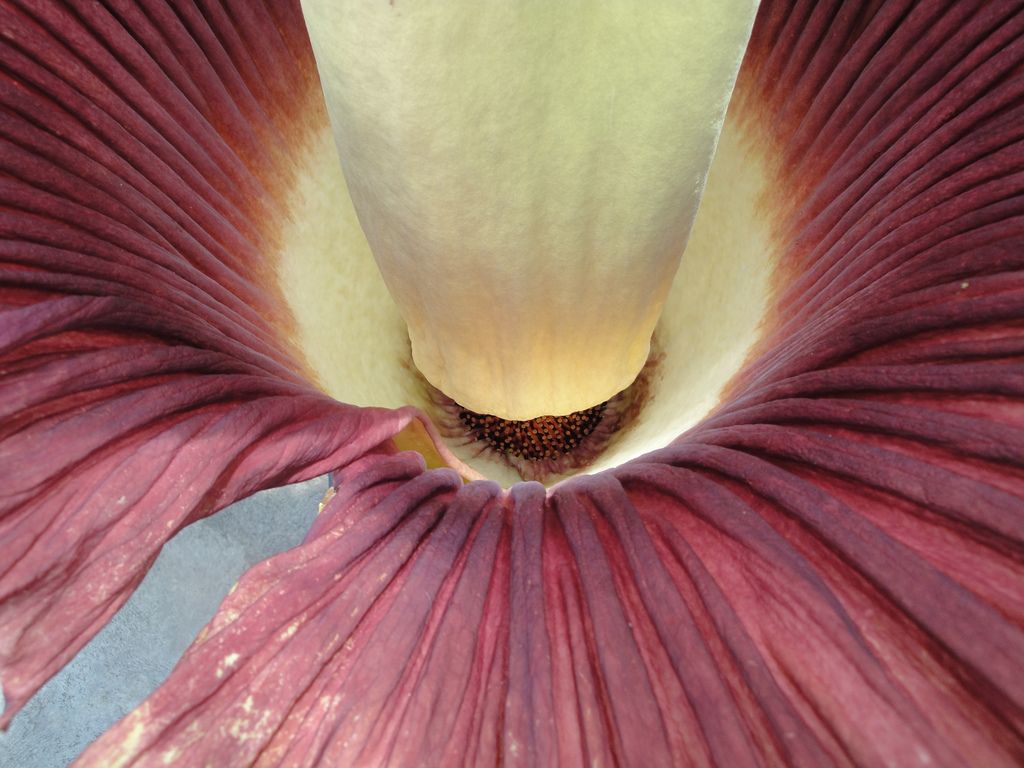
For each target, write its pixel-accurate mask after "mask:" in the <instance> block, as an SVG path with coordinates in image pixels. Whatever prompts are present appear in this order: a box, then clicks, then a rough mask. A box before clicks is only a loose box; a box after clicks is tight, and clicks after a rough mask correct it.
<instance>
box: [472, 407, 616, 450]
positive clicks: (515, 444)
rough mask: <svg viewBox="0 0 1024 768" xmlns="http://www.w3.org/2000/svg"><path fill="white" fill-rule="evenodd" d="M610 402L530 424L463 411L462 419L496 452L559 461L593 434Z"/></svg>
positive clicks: (544, 417) (541, 417) (530, 422)
mask: <svg viewBox="0 0 1024 768" xmlns="http://www.w3.org/2000/svg"><path fill="white" fill-rule="evenodd" d="M605 405H607V403H601V404H600V405H595V406H594V407H593V408H587V409H586V410H585V411H577V412H576V413H570V414H568V415H566V416H538V417H537V418H536V419H530V420H528V421H510V420H509V419H499V418H498V417H497V416H486V415H483V414H479V413H474V412H473V411H468V410H466V409H462V410H460V411H459V418H460V419H461V420H462V423H463V424H465V425H466V428H467V429H468V430H469V431H470V432H472V433H473V434H474V435H475V436H476V437H477V438H478V439H480V440H486V441H487V442H488V443H490V444H491V446H492V447H494V448H495V449H496V450H499V451H501V452H503V453H510V454H512V455H513V456H521V457H522V458H524V459H526V460H528V461H540V460H542V459H557V458H558V457H560V456H564V455H565V454H566V453H568V452H569V451H571V450H573V449H574V448H576V447H577V446H579V444H580V443H582V442H583V440H584V439H585V438H586V437H587V435H589V434H590V433H591V432H593V431H594V429H595V428H596V427H597V425H598V424H600V423H601V418H602V416H603V414H604V407H605Z"/></svg>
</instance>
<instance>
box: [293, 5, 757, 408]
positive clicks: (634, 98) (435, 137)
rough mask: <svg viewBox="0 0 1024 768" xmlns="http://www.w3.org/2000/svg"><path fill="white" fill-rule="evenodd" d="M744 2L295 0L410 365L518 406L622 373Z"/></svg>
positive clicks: (684, 221)
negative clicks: (400, 319) (403, 330)
mask: <svg viewBox="0 0 1024 768" xmlns="http://www.w3.org/2000/svg"><path fill="white" fill-rule="evenodd" d="M755 10H756V2H755V0H728V1H727V0H676V1H675V2H659V1H657V0H649V1H647V0H645V2H596V3H593V2H575V1H572V2H570V1H569V0H565V1H564V2H561V1H560V2H557V3H552V2H548V1H547V0H545V1H544V2H502V3H479V2H476V1H475V0H466V1H465V2H439V3H404V2H401V0H399V2H396V3H394V4H388V3H384V2H355V1H352V2H347V1H343V0H323V1H322V2H321V1H320V0H315V1H313V0H307V1H306V2H304V3H303V11H304V13H305V15H306V19H307V25H308V27H309V30H310V35H311V38H312V42H313V48H314V52H315V53H316V56H317V64H318V68H319V70H320V75H321V80H322V82H323V85H324V90H325V94H326V97H327V107H328V111H329V113H330V116H331V119H332V124H333V126H334V131H335V136H336V140H337V145H338V147H339V150H340V156H341V163H342V167H343V168H344V171H345V176H346V179H347V181H348V188H349V190H350V192H351V195H352V199H353V202H354V203H355V210H356V211H357V212H358V216H359V221H360V223H361V224H362V228H363V230H364V231H365V232H366V236H367V239H368V241H369V244H370V246H371V248H372V251H373V254H374V256H375V258H376V260H377V263H378V265H379V267H380V269H381V272H382V273H383V275H384V281H385V283H386V284H387V286H388V289H389V290H390V293H391V295H392V296H393V297H394V299H395V301H396V302H397V304H398V306H399V307H400V309H401V313H402V315H403V316H404V318H405V320H406V322H407V323H408V329H409V330H408V332H409V337H410V339H411V340H412V348H413V357H414V359H415V362H416V366H417V367H418V368H419V370H420V371H421V372H422V373H423V374H424V376H425V377H426V378H427V379H428V380H429V381H430V382H431V383H433V384H434V385H435V386H437V387H438V388H439V389H441V390H442V391H443V392H445V393H446V394H447V395H449V396H450V397H451V398H452V399H454V400H455V401H456V402H458V403H460V404H462V405H463V406H466V407H467V408H470V409H471V410H474V411H477V412H480V413H488V414H493V415H497V416H501V417H504V418H512V419H527V418H533V417H536V416H540V415H546V414H563V413H569V412H572V411H576V410H581V409H583V408H587V407H590V406H592V405H594V404H596V403H599V402H602V401H603V400H606V399H607V398H609V397H610V396H612V395H614V394H615V393H616V392H618V391H620V390H622V389H624V388H625V387H626V386H628V385H629V384H630V383H631V382H632V380H633V379H634V377H635V376H636V374H637V372H638V371H639V370H640V368H641V367H642V366H643V365H644V362H645V361H646V359H647V353H648V345H649V341H650V337H651V332H652V330H653V329H654V326H655V324H656V322H657V320H658V317H659V314H660V312H661V307H662V304H663V302H664V300H665V296H666V294H667V293H668V290H669V286H670V285H671V282H672V277H673V275H674V274H675V272H676V269H677V265H678V263H679V257H680V255H681V254H682V251H683V248H684V246H685V243H686V240H687V237H688V236H689V233H690V229H691V226H692V223H693V216H694V214H695V212H696V209H697V205H698V203H699V200H700V194H701V190H702V188H703V185H704V180H705V175H706V173H707V169H708V165H709V163H710V158H711V156H712V154H713V151H714V146H715V142H716V140H717V138H718V132H719V129H720V126H721V122H722V117H723V115H724V111H725V107H726V104H727V103H728V98H729V94H730V92H731V89H732V85H733V82H734V80H735V76H736V72H737V70H738V68H739V64H740V60H741V58H742V53H743V49H744V47H745V44H746V41H747V38H748V36H749V32H750V27H751V25H752V23H753V17H754V12H755Z"/></svg>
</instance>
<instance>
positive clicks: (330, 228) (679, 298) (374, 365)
mask: <svg viewBox="0 0 1024 768" xmlns="http://www.w3.org/2000/svg"><path fill="white" fill-rule="evenodd" d="M767 189H768V185H767V184H766V181H765V174H764V171H763V170H762V164H761V162H760V157H759V156H758V154H757V150H756V148H751V146H750V144H749V143H748V142H746V141H744V136H743V133H742V131H741V129H740V126H738V125H736V124H734V123H733V122H732V121H731V120H728V119H727V120H726V125H725V128H724V130H723V132H722V137H721V140H720V142H719V148H718V153H717V155H716V157H715V161H714V163H713V164H712V167H711V172H710V174H709V176H708V181H707V187H706V192H705V195H704V200H703V202H702V204H701V208H700V211H699V213H698V215H697V219H696V222H695V225H694V229H693V234H692V236H691V238H690V242H689V245H688V247H687V250H686V254H685V257H684V258H683V261H682V264H681V266H680V268H679V272H678V275H677V276H676V280H675V282H674V283H673V285H672V289H671V291H670V292H669V295H668V297H667V299H666V302H665V307H664V311H663V313H662V317H661V320H660V322H659V324H658V327H657V330H656V334H655V335H656V340H657V343H658V349H659V352H660V354H661V356H662V357H661V361H660V363H659V365H658V367H657V369H656V371H655V375H654V377H653V378H652V380H651V381H650V382H649V385H648V394H647V396H646V398H645V401H644V403H643V405H642V408H641V410H640V413H639V416H638V418H637V419H636V420H635V421H634V422H633V424H632V425H631V426H630V428H629V429H627V430H625V431H624V432H623V433H621V434H619V435H617V436H616V438H615V439H614V440H613V441H612V443H611V444H610V446H609V448H608V450H607V451H605V452H604V453H603V454H602V455H601V456H600V457H598V459H597V460H596V462H595V463H594V464H593V465H591V466H590V467H588V468H587V470H586V471H599V470H601V469H604V468H606V467H609V466H615V465H617V464H620V463H622V462H624V461H628V460H629V459H631V458H634V457H636V456H639V455H642V454H644V453H647V452H649V451H652V450H655V449H657V448H660V447H663V446H665V445H667V444H668V443H669V442H671V441H672V440H673V439H675V438H676V437H678V436H679V435H680V434H682V433H683V432H685V431H686V430H687V429H688V428H690V427H691V426H693V425H694V424H696V423H697V422H698V421H700V420H701V419H702V418H704V417H705V416H706V415H707V414H708V413H709V412H710V411H712V410H713V409H714V407H715V406H716V405H717V403H718V402H719V400H720V397H721V394H722V392H723V390H724V389H725V387H726V386H727V384H728V383H729V381H730V379H732V377H733V376H734V375H735V374H736V372H737V371H738V370H739V369H740V367H741V366H742V364H743V362H744V360H745V359H746V357H747V356H748V354H749V353H750V350H751V348H752V346H753V345H754V344H755V342H756V341H757V339H758V338H759V333H760V327H761V323H762V320H763V318H764V315H765V311H766V308H767V306H768V300H769V296H770V284H769V277H770V274H771V270H772V268H773V267H774V263H775V257H774V255H773V253H772V251H771V248H770V232H769V227H768V222H767V221H766V219H765V215H764V211H763V210H762V209H761V207H760V206H759V201H761V200H762V198H763V197H764V195H765V190H767ZM289 210H290V212H291V216H290V218H291V221H292V226H290V227H289V228H288V229H287V230H286V231H285V232H283V233H282V238H281V243H282V246H281V254H280V258H279V261H278V270H279V280H280V284H281V286H282V290H283V291H284V294H285V297H286V299H287V301H288V304H289V306H290V308H291V311H292V313H293V315H294V317H295V319H296V329H295V338H294V341H295V343H296V346H298V347H299V348H301V349H302V350H303V351H304V353H305V358H306V363H307V365H308V368H309V373H310V375H311V376H312V377H313V378H314V380H315V382H316V383H317V385H318V386H319V387H320V388H321V389H322V390H323V391H324V392H326V393H328V394H330V395H331V396H333V397H335V398H337V399H338V400H341V401H343V402H347V403H353V404H355V405H362V406H380V407H386V408H399V407H401V406H404V405H415V406H417V407H419V408H422V409H423V410H425V411H426V412H427V413H428V414H430V413H433V412H435V406H434V404H433V401H432V399H431V396H430V393H429V392H428V391H427V389H426V387H425V385H424V383H423V381H422V378H421V377H419V376H418V375H417V373H416V371H415V369H414V367H413V364H412V360H411V356H410V345H409V339H408V334H407V330H406V326H405V322H404V321H403V319H402V316H401V314H400V313H399V311H398V308H397V307H396V306H395V304H394V302H393V301H392V300H391V298H390V296H389V295H388V292H387V289H386V288H385V286H384V282H383V279H382V278H381V276H380V273H379V272H378V270H377V267H376V264H375V263H374V260H373V256H372V255H371V253H370V249H369V246H368V244H367V242H366V239H365V237H364V236H363V234H362V231H361V230H360V228H359V226H358V220H357V218H356V214H355V211H354V209H353V207H352V203H351V201H350V200H349V197H348V193H347V191H346V188H345V181H344V178H343V177H342V174H341V170H340V167H339V166H338V164H337V152H336V149H335V147H334V142H333V137H332V136H331V134H330V132H329V130H328V129H327V127H326V125H325V126H324V129H323V131H322V132H321V133H320V134H319V135H318V136H314V137H312V139H311V144H310V147H309V150H308V153H307V155H306V158H305V165H304V168H303V170H302V171H301V173H300V174H299V175H298V181H297V184H296V187H295V190H294V191H293V194H292V196H291V199H290V200H289ZM464 443H465V441H464V440H459V439H456V440H452V441H450V443H449V447H450V448H451V449H452V450H453V452H454V453H455V454H456V455H457V456H458V457H459V458H460V459H462V460H463V461H465V462H466V463H467V464H469V465H470V466H471V467H473V469H475V470H477V471H478V472H480V473H481V474H483V475H485V476H487V477H489V478H491V479H493V480H497V481H498V482H500V483H501V484H502V485H504V486H506V487H508V486H510V485H511V484H512V483H514V482H516V481H518V480H519V479H520V478H519V476H518V474H517V473H516V472H515V471H514V470H512V469H511V468H510V467H509V466H508V464H506V463H505V462H502V461H499V460H496V459H494V458H489V457H488V456H487V455H481V451H480V448H479V446H473V445H465V444H464ZM558 479H559V478H557V477H554V478H549V479H548V480H547V481H546V482H547V483H549V484H550V483H552V482H555V481H557V480H558Z"/></svg>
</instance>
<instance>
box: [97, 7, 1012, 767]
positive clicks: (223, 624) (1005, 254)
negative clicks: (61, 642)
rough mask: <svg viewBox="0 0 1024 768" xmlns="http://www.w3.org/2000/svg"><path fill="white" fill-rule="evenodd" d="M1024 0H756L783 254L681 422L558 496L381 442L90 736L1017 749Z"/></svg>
mask: <svg viewBox="0 0 1024 768" xmlns="http://www.w3.org/2000/svg"><path fill="white" fill-rule="evenodd" d="M1022 31H1024V11H1022V10H1021V9H1020V7H1019V4H1018V3H1015V2H1009V1H1008V0H1007V1H1005V2H992V3H978V4H973V3H961V2H951V3H947V4H940V3H912V2H906V3H898V2H890V3H884V4H870V3H864V4H859V3H850V2H847V3H839V2H835V3H823V2H793V3H789V4H787V3H781V2H772V3H767V2H766V3H765V4H764V6H763V8H762V11H761V15H760V17H759V20H758V23H757V25H756V27H755V31H754V37H753V42H752V46H751V49H750V51H749V53H748V57H747V59H746V63H745V65H744V70H743V71H742V72H741V79H740V86H739V88H740V92H739V95H738V97H737V101H736V106H737V107H738V108H739V109H740V110H741V113H740V115H741V117H742V119H744V120H746V121H747V122H748V125H749V126H750V127H751V128H750V130H751V131H753V130H754V129H756V131H757V133H753V134H750V133H748V135H756V136H760V140H761V141H763V142H764V144H765V146H767V147H770V148H771V153H770V155H771V157H772V158H773V162H774V163H775V174H776V177H777V179H778V184H779V192H778V195H777V198H776V199H773V200H769V201H765V205H766V206H768V207H769V208H770V209H771V210H772V212H773V214H772V216H771V220H772V222H773V224H774V225H775V226H776V239H777V242H778V245H779V249H780V253H781V254H782V255H783V258H782V262H781V264H780V265H779V268H778V279H777V286H778V290H777V296H776V299H775V309H774V311H773V313H772V315H771V317H770V318H768V320H767V323H768V327H767V328H766V331H765V337H764V341H763V342H762V344H761V346H760V348H759V351H758V354H757V355H756V356H755V357H754V358H752V360H751V362H750V364H749V365H748V366H747V367H746V369H745V370H744V371H743V373H742V374H741V375H740V376H739V377H738V378H737V380H736V381H735V382H734V383H733V386H732V388H731V391H730V394H729V397H728V398H727V399H726V400H725V401H724V402H723V403H722V405H721V407H720V408H719V409H718V410H717V411H716V413H714V414H713V415H712V416H711V417H710V418H708V419H707V420H706V421H705V422H704V423H702V424H701V425H700V426H699V427H697V428H695V429H693V430H691V431H690V432H689V433H687V434H686V435H683V436H681V437H680V438H679V439H678V440H677V441H675V442H674V443H673V444H672V445H670V446H668V447H666V448H664V449H663V450H660V451H658V452H656V453H653V454H649V455H648V456H646V457H643V458H642V459H639V460H637V461H634V462H632V463H630V464H628V465H625V466H623V467H620V468H618V469H616V470H614V471H612V472H609V473H605V474H602V475H597V476H593V477H582V478H577V479H575V480H572V481H569V482H567V483H564V484H562V485H560V486H557V487H556V488H555V489H554V490H553V491H551V492H550V493H549V494H545V493H544V491H543V488H542V487H541V486H539V485H536V484H529V483H526V484H521V485H518V486H515V487H513V488H512V489H511V491H509V492H508V493H507V494H502V493H500V491H499V489H498V488H497V486H495V485H494V484H491V483H471V484H469V485H466V486H463V487H461V488H460V487H459V482H458V479H457V477H456V476H455V475H454V474H453V473H452V472H450V471H448V470H432V471H424V465H423V462H422V461H421V460H420V459H419V458H418V457H416V456H414V455H411V454H399V455H397V456H390V457H389V456H385V455H382V454H369V455H365V456H363V457H362V458H358V459H355V458H354V457H353V459H352V460H351V461H350V463H349V466H348V467H347V468H346V469H344V470H343V471H341V472H340V473H339V474H338V475H337V476H336V481H337V495H336V496H335V497H334V498H333V499H331V501H330V502H329V503H328V504H327V505H326V507H325V509H324V511H323V513H322V515H321V516H320V518H318V521H317V523H316V524H315V525H314V527H313V529H312V530H311V531H310V533H309V536H308V537H307V540H306V542H305V543H304V544H303V545H302V546H301V547H299V548H297V549H295V550H293V551H291V552H288V553H285V554H282V555H278V556H276V557H275V558H271V559H270V560H268V561H265V562H264V563H263V564H261V565H259V566H257V567H256V568H255V569H253V570H252V571H250V573H249V574H247V575H246V576H245V577H243V579H242V580H240V582H239V585H238V587H237V588H236V589H235V591H234V593H233V594H232V595H230V596H229V597H228V598H227V599H226V600H225V602H224V604H223V605H222V607H221V609H220V611H219V612H218V614H217V616H215V618H214V619H213V620H212V621H211V623H210V625H209V626H208V627H207V628H206V629H205V630H204V632H203V633H202V634H201V635H200V637H199V638H198V640H197V642H196V643H195V644H194V645H193V647H192V648H191V649H190V650H189V651H188V652H187V653H186V655H185V657H184V658H183V659H182V661H181V663H180V664H179V665H178V667H177V668H176V669H175V671H174V672H173V673H172V675H171V677H170V678H169V680H168V681H167V683H165V684H164V685H163V686H161V688H159V689H158V690H157V691H156V692H154V694H153V695H152V696H151V697H150V698H149V699H148V700H147V701H146V702H145V703H143V704H142V705H141V707H140V708H139V709H137V710H136V711H135V712H133V713H132V714H130V715H129V716H128V717H127V718H125V719H124V720H122V721H121V722H120V723H119V724H118V725H117V726H115V727H114V728H113V729H111V731H109V732H108V733H107V734H106V735H105V736H103V737H101V739H100V740H99V741H97V742H96V743H95V744H94V745H93V746H92V747H91V748H90V749H89V750H87V752H86V753H85V754H84V755H83V757H82V759H81V761H80V764H82V765H102V766H108V765H162V764H165V763H167V762H171V761H173V760H174V759H178V760H180V761H182V762H183V763H185V764H188V763H189V762H194V763H200V764H203V763H207V762H209V763H212V764H219V763H223V762H224V761H225V760H226V759H227V756H230V759H231V762H232V764H234V765H315V764H318V763H323V764H327V765H333V764H351V765H381V764H395V765H408V764H438V765H450V764H480V765H493V764H495V763H498V762H501V763H504V764H521V765H552V764H559V763H561V764H565V765H579V764H637V765H728V766H743V765H766V764H768V765H772V764H790V765H806V766H818V765H830V764H835V765H846V766H853V765H880V766H881V765H926V764H927V765H935V766H959V765H986V766H988V765H992V766H1013V765H1019V764H1020V763H1021V761H1022V759H1024V737H1022V735H1024V730H1022V729H1024V611H1022V608H1024V605H1022V602H1024V599H1022V595H1024V547H1022V538H1021V533H1022V520H1024V480H1022V478H1024V445H1022V438H1021V426H1022V423H1024V391H1022V390H1024V376H1022V374H1024V370H1022V364H1021V352H1022V338H1024V336H1022V333H1021V330H1020V329H1021V320H1022V317H1021V315H1022V311H1024V310H1022V307H1024V295H1022V294H1024V279H1022V274H1021V273H1022V271H1024V235H1022V234H1021V233H1022V232H1024V226H1022V225H1024V217H1022V208H1024V194H1022V189H1024V177H1022V176H1024V175H1022V173H1021V172H1022V170H1024V163H1022V162H1021V161H1022V159H1024V153H1022V138H1024V128H1022V127H1021V126H1024V120H1021V111H1022V109H1024V103H1022V102H1024V99H1022V91H1024V77H1022V72H1024V66H1022V65H1024V36H1022Z"/></svg>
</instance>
